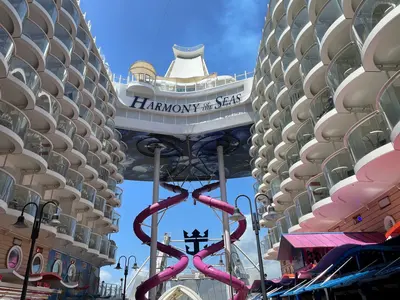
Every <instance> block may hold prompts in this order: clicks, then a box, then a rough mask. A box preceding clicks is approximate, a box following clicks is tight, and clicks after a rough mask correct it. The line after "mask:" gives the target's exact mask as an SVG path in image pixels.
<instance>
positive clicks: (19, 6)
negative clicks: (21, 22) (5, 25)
mask: <svg viewBox="0 0 400 300" xmlns="http://www.w3.org/2000/svg"><path fill="white" fill-rule="evenodd" d="M8 2H9V3H10V4H11V5H12V6H13V7H14V9H15V10H16V12H17V14H18V15H19V17H20V18H21V19H23V18H25V16H26V15H27V13H28V3H27V2H26V1H25V0H8Z"/></svg>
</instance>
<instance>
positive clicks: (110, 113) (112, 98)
mask: <svg viewBox="0 0 400 300" xmlns="http://www.w3.org/2000/svg"><path fill="white" fill-rule="evenodd" d="M115 101H116V96H115V95H113V94H112V93H109V94H108V101H107V107H108V109H107V115H108V116H110V117H114V116H115V114H116V113H117V110H116V108H115Z"/></svg>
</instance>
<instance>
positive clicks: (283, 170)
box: [277, 162, 289, 190]
mask: <svg viewBox="0 0 400 300" xmlns="http://www.w3.org/2000/svg"><path fill="white" fill-rule="evenodd" d="M277 173H278V176H279V180H280V181H281V186H282V182H283V181H285V180H286V179H288V178H289V167H288V165H287V163H286V162H284V163H283V164H281V165H280V166H279V168H278V172H277ZM281 190H283V189H282V188H281Z"/></svg>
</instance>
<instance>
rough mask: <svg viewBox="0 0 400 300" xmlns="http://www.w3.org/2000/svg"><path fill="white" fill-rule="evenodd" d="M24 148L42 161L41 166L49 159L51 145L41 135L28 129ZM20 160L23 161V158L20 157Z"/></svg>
mask: <svg viewBox="0 0 400 300" xmlns="http://www.w3.org/2000/svg"><path fill="white" fill-rule="evenodd" d="M24 148H25V149H26V150H28V151H31V152H32V153H35V154H36V155H38V156H39V157H40V158H41V159H42V161H43V162H42V164H43V165H46V164H47V163H46V162H47V161H48V159H49V154H50V152H51V151H52V150H53V145H52V143H51V142H50V140H49V139H48V138H47V137H45V136H44V135H43V134H41V133H39V132H37V131H35V130H32V129H28V131H27V133H26V135H25V140H24ZM21 159H23V157H21ZM26 165H28V164H26Z"/></svg>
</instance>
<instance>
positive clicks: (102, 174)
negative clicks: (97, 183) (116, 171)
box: [99, 167, 110, 182]
mask: <svg viewBox="0 0 400 300" xmlns="http://www.w3.org/2000/svg"><path fill="white" fill-rule="evenodd" d="M109 176H110V171H108V170H107V169H106V168H104V167H100V169H99V178H100V179H101V180H104V181H105V182H107V181H108V177H109Z"/></svg>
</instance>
